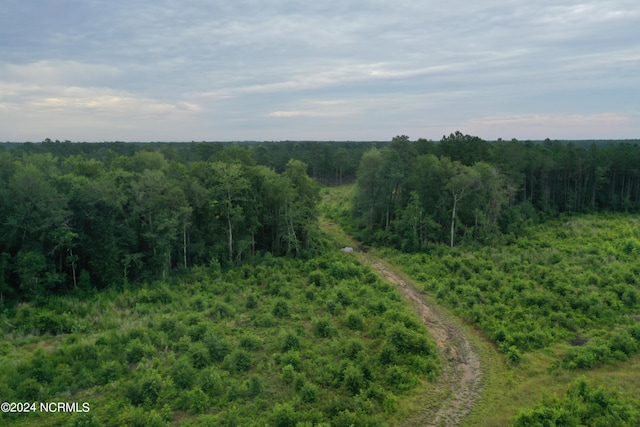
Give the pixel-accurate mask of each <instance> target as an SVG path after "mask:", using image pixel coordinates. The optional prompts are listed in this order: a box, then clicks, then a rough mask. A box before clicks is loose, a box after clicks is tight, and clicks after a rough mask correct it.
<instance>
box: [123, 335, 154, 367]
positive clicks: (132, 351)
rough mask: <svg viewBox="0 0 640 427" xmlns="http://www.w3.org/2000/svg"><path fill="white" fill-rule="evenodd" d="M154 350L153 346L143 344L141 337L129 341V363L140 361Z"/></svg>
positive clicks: (127, 356)
mask: <svg viewBox="0 0 640 427" xmlns="http://www.w3.org/2000/svg"><path fill="white" fill-rule="evenodd" d="M152 352H153V348H152V347H149V346H148V345H146V344H143V343H142V342H141V341H140V339H139V338H135V339H132V340H131V341H129V342H128V343H127V349H126V359H127V362H129V363H138V362H139V361H141V360H142V358H143V357H145V356H149V355H150V354H151V353H152Z"/></svg>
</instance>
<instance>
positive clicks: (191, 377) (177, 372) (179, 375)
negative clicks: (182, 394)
mask: <svg viewBox="0 0 640 427" xmlns="http://www.w3.org/2000/svg"><path fill="white" fill-rule="evenodd" d="M169 375H170V376H171V378H172V379H173V383H174V384H175V385H176V386H177V387H178V388H181V389H183V390H184V389H190V388H191V387H192V386H193V383H194V381H195V379H196V370H195V369H194V368H193V366H192V365H191V361H189V360H188V359H187V358H185V357H181V358H179V359H178V360H177V361H176V362H175V363H174V364H173V366H172V367H171V369H169Z"/></svg>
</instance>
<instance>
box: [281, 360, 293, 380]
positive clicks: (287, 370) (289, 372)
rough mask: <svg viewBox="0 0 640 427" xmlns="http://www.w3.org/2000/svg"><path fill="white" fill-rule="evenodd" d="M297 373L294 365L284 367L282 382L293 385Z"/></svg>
mask: <svg viewBox="0 0 640 427" xmlns="http://www.w3.org/2000/svg"><path fill="white" fill-rule="evenodd" d="M295 372H296V370H295V368H294V367H293V365H291V364H288V365H284V366H283V367H282V381H283V382H285V383H287V384H291V383H293V378H294V375H295Z"/></svg>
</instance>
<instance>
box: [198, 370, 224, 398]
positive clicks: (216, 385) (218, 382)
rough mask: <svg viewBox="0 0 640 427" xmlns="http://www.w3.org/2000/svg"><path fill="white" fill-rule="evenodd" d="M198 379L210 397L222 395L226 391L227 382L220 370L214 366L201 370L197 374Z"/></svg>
mask: <svg viewBox="0 0 640 427" xmlns="http://www.w3.org/2000/svg"><path fill="white" fill-rule="evenodd" d="M197 381H198V385H199V387H200V388H201V389H202V391H204V392H205V393H206V394H207V395H208V396H209V397H212V398H216V397H220V396H222V395H223V394H224V392H225V389H226V386H225V382H224V380H223V379H222V376H221V375H220V372H218V370H217V369H216V368H215V367H213V366H210V367H208V368H205V369H203V370H202V371H200V372H199V373H198V375H197Z"/></svg>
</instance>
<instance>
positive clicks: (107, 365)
mask: <svg viewBox="0 0 640 427" xmlns="http://www.w3.org/2000/svg"><path fill="white" fill-rule="evenodd" d="M124 372H125V367H124V366H122V365H121V364H120V363H119V362H118V361H116V360H107V361H106V362H103V363H102V364H101V365H100V369H99V373H98V381H99V383H100V384H107V383H109V382H111V381H116V380H117V379H119V378H120V376H121V375H122V374H124Z"/></svg>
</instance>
